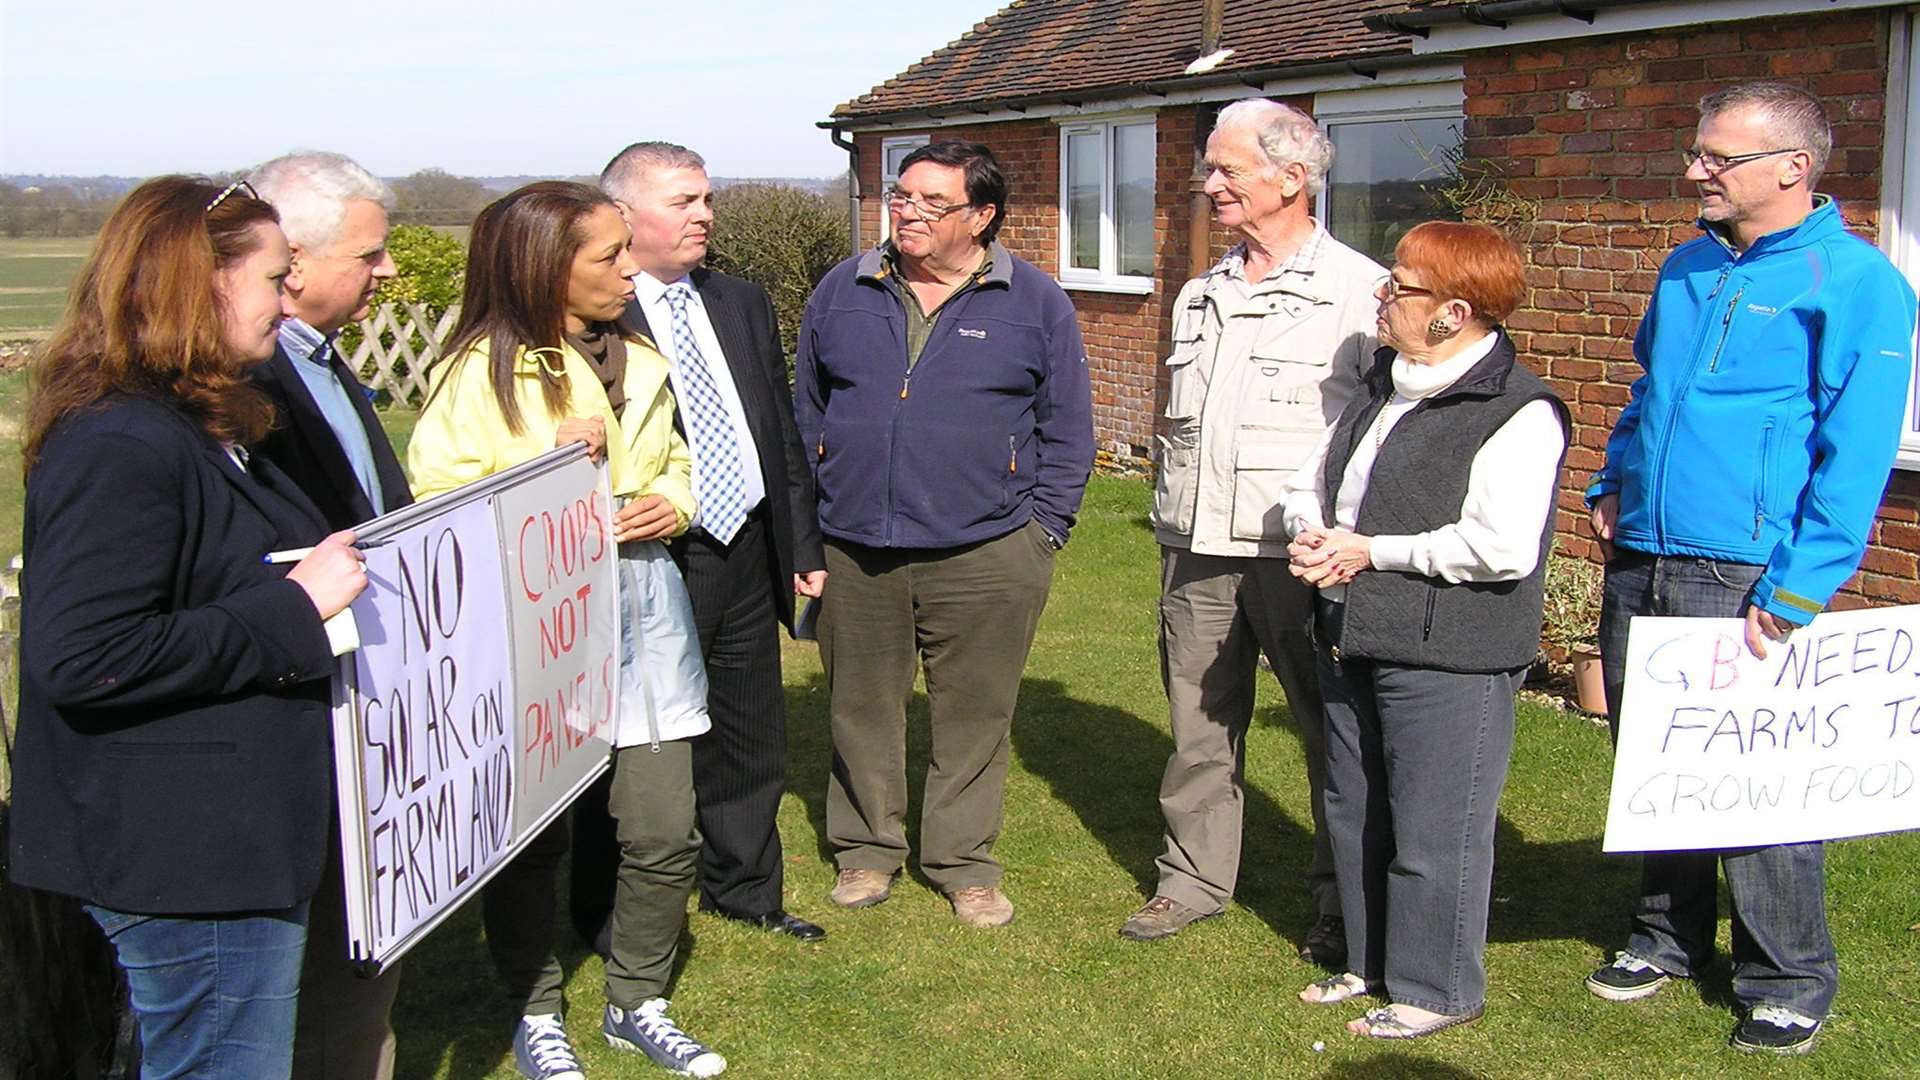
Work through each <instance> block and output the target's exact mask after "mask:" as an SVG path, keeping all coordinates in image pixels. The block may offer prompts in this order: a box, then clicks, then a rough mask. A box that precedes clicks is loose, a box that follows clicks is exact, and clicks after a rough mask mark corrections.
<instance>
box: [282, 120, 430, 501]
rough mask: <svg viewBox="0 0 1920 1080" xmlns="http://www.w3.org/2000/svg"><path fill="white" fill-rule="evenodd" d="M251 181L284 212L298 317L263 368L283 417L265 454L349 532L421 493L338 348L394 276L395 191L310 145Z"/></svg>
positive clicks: (284, 327) (290, 284) (289, 285)
mask: <svg viewBox="0 0 1920 1080" xmlns="http://www.w3.org/2000/svg"><path fill="white" fill-rule="evenodd" d="M248 181H249V182H250V183H251V184H252V185H253V188H254V190H255V191H257V192H259V193H260V197H261V198H263V199H265V200H267V201H268V202H270V203H272V204H273V207H274V209H276V210H278V211H279V212H280V225H281V228H282V229H284V230H285V231H286V234H287V246H288V247H289V248H290V249H291V250H292V252H293V269H292V272H291V273H290V274H288V275H287V286H286V287H287V296H288V297H289V299H290V300H291V305H290V306H291V307H292V308H293V312H294V317H293V318H291V319H288V320H286V321H285V322H283V323H281V324H280V347H279V348H278V349H277V350H275V352H274V354H273V359H271V360H269V361H267V362H266V363H265V364H262V365H260V367H259V368H257V369H256V375H255V379H256V381H257V382H258V383H259V385H260V386H261V388H262V389H264V390H266V392H267V394H268V395H269V396H270V397H272V398H273V405H274V412H275V414H276V422H275V424H274V430H273V434H271V435H270V436H268V438H267V441H266V442H265V443H263V444H262V445H261V447H260V452H261V453H263V454H265V455H266V456H267V457H268V458H270V459H272V461H273V463H274V464H275V465H277V466H279V467H280V469H281V470H282V471H284V472H285V473H286V474H287V475H288V476H290V477H292V478H293V480H294V482H295V483H297V484H299V485H300V488H301V490H302V491H304V492H305V493H306V494H307V496H308V497H309V498H311V499H312V500H313V501H314V503H315V504H317V505H318V506H319V507H320V509H321V511H322V512H323V513H324V514H325V515H326V518H327V527H328V528H331V529H346V528H351V527H353V526H354V525H358V524H359V523H361V522H363V521H366V520H367V519H368V518H372V517H376V516H378V515H380V514H383V513H386V512H387V511H389V510H394V509H398V508H399V507H402V506H405V505H407V504H408V503H410V502H412V501H413V496H412V495H411V494H410V493H409V491H408V489H407V478H406V474H405V473H404V472H402V471H401V469H400V459H399V458H398V457H396V456H395V455H394V452H393V447H392V445H391V444H390V443H388V441H387V436H386V433H385V431H384V430H383V429H382V428H381V427H380V420H379V418H378V417H376V416H375V415H374V412H373V404H372V401H371V400H370V396H369V392H368V390H367V388H366V387H365V386H363V385H361V383H360V380H359V379H358V378H357V377H356V376H355V375H354V373H353V371H352V370H351V369H349V368H348V367H347V365H346V364H345V363H344V362H342V360H341V357H340V355H339V351H338V350H337V349H336V348H335V347H334V343H335V341H336V340H337V339H338V337H339V335H340V331H341V330H343V329H345V328H346V326H347V325H348V324H349V323H352V322H356V321H358V320H360V319H363V318H365V317H366V314H367V309H368V307H369V305H370V304H371V303H372V302H373V294H374V292H375V290H377V289H378V288H379V287H380V283H381V282H383V281H386V280H387V279H389V278H391V277H393V276H394V273H395V270H394V266H393V257H392V256H390V255H388V254H387V211H388V209H389V208H391V207H392V206H393V192H392V190H391V189H389V188H388V187H387V185H386V184H385V183H383V182H381V181H380V180H379V179H378V178H377V177H375V176H374V175H373V174H371V173H369V172H367V170H365V169H363V168H361V167H360V166H359V165H358V164H356V163H355V162H354V161H353V160H352V159H350V158H347V157H345V156H342V155H340V154H326V153H318V152H312V151H301V152H298V153H293V154H288V155H286V156H284V157H278V158H275V159H273V160H272V161H269V162H267V163H266V164H264V165H261V166H260V167H259V168H256V169H254V170H253V172H252V173H251V174H250V175H249V177H248Z"/></svg>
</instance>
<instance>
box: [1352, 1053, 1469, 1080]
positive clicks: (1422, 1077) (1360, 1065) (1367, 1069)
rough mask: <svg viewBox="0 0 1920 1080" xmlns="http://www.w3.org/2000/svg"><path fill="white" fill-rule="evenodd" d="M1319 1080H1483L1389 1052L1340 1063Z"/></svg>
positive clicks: (1441, 1063) (1424, 1059)
mask: <svg viewBox="0 0 1920 1080" xmlns="http://www.w3.org/2000/svg"><path fill="white" fill-rule="evenodd" d="M1320 1077H1321V1080H1401V1078H1405V1080H1485V1077H1484V1074H1482V1073H1477V1072H1474V1071H1473V1070H1471V1069H1463V1068H1461V1067H1460V1066H1458V1065H1449V1064H1447V1063H1446V1062H1444V1061H1437V1060H1435V1059H1433V1058H1430V1057H1422V1056H1421V1055H1419V1054H1407V1053H1400V1052H1397V1051H1388V1052H1386V1053H1384V1054H1375V1055H1374V1056H1372V1057H1370V1058H1366V1059H1364V1060H1361V1061H1343V1062H1341V1063H1340V1064H1338V1065H1335V1066H1333V1067H1332V1068H1330V1069H1328V1070H1327V1071H1326V1072H1323V1073H1321V1074H1320Z"/></svg>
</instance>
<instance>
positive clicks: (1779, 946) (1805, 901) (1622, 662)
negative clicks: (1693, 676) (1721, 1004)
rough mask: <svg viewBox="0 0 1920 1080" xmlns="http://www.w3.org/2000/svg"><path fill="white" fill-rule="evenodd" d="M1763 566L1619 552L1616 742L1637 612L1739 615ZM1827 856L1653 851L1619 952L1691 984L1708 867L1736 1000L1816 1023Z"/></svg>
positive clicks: (1833, 984)
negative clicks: (1721, 896) (1719, 872)
mask: <svg viewBox="0 0 1920 1080" xmlns="http://www.w3.org/2000/svg"><path fill="white" fill-rule="evenodd" d="M1762 570H1763V568H1762V567H1759V566H1752V565H1748V564H1746V563H1730V562H1718V561H1716V560H1713V559H1702V558H1692V557H1682V556H1655V555H1648V554H1645V553H1643V552H1638V551H1627V550H1625V549H1619V550H1617V551H1616V552H1615V554H1614V558H1613V561H1612V562H1610V563H1608V564H1607V579H1606V592H1605V597H1604V599H1603V601H1602V603H1601V608H1600V656H1601V663H1602V665H1603V667H1604V669H1605V674H1606V684H1607V706H1608V716H1609V720H1610V721H1611V723H1612V725H1613V729H1614V732H1615V734H1616V736H1617V735H1618V732H1619V725H1620V691H1621V687H1622V686H1623V685H1624V684H1625V682H1626V674H1627V671H1626V669H1627V625H1628V622H1629V620H1631V619H1632V618H1633V616H1635V615H1687V616H1694V617H1698V618H1736V617H1740V616H1743V615H1744V614H1745V612H1746V608H1747V594H1748V593H1749V592H1751V591H1752V589H1753V583H1754V582H1756V581H1758V580H1759V579H1760V574H1761V572H1762ZM1825 856H1826V849H1825V848H1823V847H1822V846H1821V845H1820V844H1819V843H1811V844H1776V845H1774V846H1772V847H1760V848H1735V849H1728V850H1723V851H1665V852H1649V853H1648V854H1646V855H1645V856H1643V857H1642V862H1641V869H1640V896H1639V897H1638V899H1636V900H1635V901H1634V905H1633V914H1632V932H1631V934H1630V935H1629V936H1628V938H1627V951H1628V952H1630V953H1632V954H1633V955H1635V956H1637V957H1639V958H1640V959H1642V960H1645V961H1647V962H1648V963H1650V964H1653V965H1654V966H1656V967H1658V968H1660V969H1661V970H1662V971H1667V972H1671V973H1672V974H1675V975H1685V976H1692V975H1694V974H1696V973H1698V972H1699V971H1700V969H1701V968H1702V967H1703V966H1704V965H1705V964H1706V963H1707V961H1708V960H1709V959H1711V958H1712V956H1713V934H1714V919H1715V914H1716V909H1717V906H1718V905H1717V899H1718V897H1717V896H1716V892H1715V880H1714V878H1715V869H1716V865H1717V866H1721V867H1724V868H1725V870H1726V875H1727V895H1728V896H1729V897H1730V898H1731V900H1732V906H1733V912H1732V917H1733V996H1734V997H1735V998H1736V999H1738V1000H1739V1002H1740V1004H1741V1005H1743V1006H1746V1007H1748V1008H1751V1007H1753V1006H1756V1005H1779V1006H1784V1007H1786V1008H1789V1009H1792V1010H1793V1011H1795V1012H1797V1013H1801V1014H1803V1015H1806V1016H1811V1017H1814V1018H1816V1019H1824V1018H1825V1017H1826V1015H1827V1010H1828V1009H1829V1008H1830V1007H1831V1006H1832V1005H1833V994H1834V990H1835V989H1836V988H1837V987H1838V985H1839V961H1838V960H1837V958H1836V957H1835V955H1834V951H1833V938H1832V937H1831V936H1830V935H1829V934H1828V933H1827V898H1826V860H1825Z"/></svg>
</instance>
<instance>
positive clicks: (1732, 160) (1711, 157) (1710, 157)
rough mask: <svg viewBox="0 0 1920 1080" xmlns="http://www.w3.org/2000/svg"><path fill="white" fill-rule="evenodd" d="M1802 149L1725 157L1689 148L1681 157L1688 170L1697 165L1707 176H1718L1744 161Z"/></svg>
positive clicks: (1787, 147)
mask: <svg viewBox="0 0 1920 1080" xmlns="http://www.w3.org/2000/svg"><path fill="white" fill-rule="evenodd" d="M1801 149H1802V148H1801V147H1798V146H1783V147H1781V148H1780V149H1778V150H1755V151H1754V152H1753V153H1751V154H1734V155H1732V156H1725V155H1721V154H1709V153H1706V152H1705V151H1702V150H1695V149H1693V148H1692V147H1688V148H1687V149H1685V150H1682V151H1680V156H1681V157H1682V158H1685V159H1686V162H1687V168H1689V169H1691V168H1693V167H1694V166H1695V165H1696V164H1697V165H1699V166H1700V167H1701V168H1703V169H1705V170H1707V174H1708V175H1709V176H1716V175H1718V174H1720V173H1723V172H1726V171H1727V170H1728V169H1731V168H1733V167H1734V166H1735V165H1738V164H1740V163H1741V162H1743V161H1758V160H1760V159H1761V158H1763V157H1772V156H1773V155H1775V154H1792V153H1797V152H1799V151H1800V150H1801Z"/></svg>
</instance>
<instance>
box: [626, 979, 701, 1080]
mask: <svg viewBox="0 0 1920 1080" xmlns="http://www.w3.org/2000/svg"><path fill="white" fill-rule="evenodd" d="M669 1004H670V1002H668V1001H667V999H666V998H648V999H647V1000H645V1001H643V1002H641V1003H640V1007H639V1008H637V1009H623V1008H621V1007H620V1006H618V1005H614V1004H611V1003H609V1004H608V1005H607V1018H606V1020H605V1022H603V1023H602V1024H601V1025H600V1030H601V1031H602V1032H603V1033H605V1034H606V1036H607V1045H608V1046H611V1047H613V1048H614V1049H616V1050H631V1051H633V1052H634V1053H637V1054H645V1055H647V1056H648V1057H650V1058H652V1059H653V1061H654V1064H656V1065H659V1066H661V1067H663V1068H667V1069H672V1070H673V1071H674V1072H677V1073H685V1074H687V1075H688V1076H719V1075H720V1074H721V1073H723V1072H725V1071H726V1070H727V1059H726V1058H723V1057H721V1056H720V1055H719V1054H716V1053H714V1052H713V1051H711V1050H709V1049H707V1048H706V1047H704V1046H701V1045H700V1044H699V1043H698V1042H695V1041H694V1040H693V1038H692V1037H691V1036H689V1035H688V1034H687V1033H686V1032H684V1031H681V1030H680V1026H679V1025H678V1024H675V1023H674V1022H673V1021H672V1020H670V1019H668V1017H667V1006H668V1005H669Z"/></svg>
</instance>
